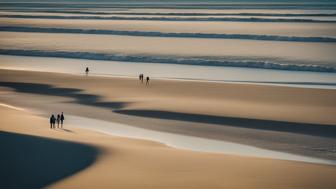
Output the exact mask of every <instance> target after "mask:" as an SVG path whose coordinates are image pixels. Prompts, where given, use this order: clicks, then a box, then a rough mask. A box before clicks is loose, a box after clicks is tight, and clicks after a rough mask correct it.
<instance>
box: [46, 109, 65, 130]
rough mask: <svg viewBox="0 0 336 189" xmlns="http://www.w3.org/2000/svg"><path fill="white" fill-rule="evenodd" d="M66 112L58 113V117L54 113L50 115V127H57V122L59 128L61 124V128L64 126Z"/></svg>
mask: <svg viewBox="0 0 336 189" xmlns="http://www.w3.org/2000/svg"><path fill="white" fill-rule="evenodd" d="M64 119H65V118H64V114H63V112H62V114H61V115H60V114H57V117H55V116H54V114H52V115H51V116H50V119H49V122H50V129H56V126H55V125H56V122H57V128H59V126H60V124H61V128H63V122H64Z"/></svg>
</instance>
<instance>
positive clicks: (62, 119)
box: [61, 112, 65, 128]
mask: <svg viewBox="0 0 336 189" xmlns="http://www.w3.org/2000/svg"><path fill="white" fill-rule="evenodd" d="M64 120H65V118H64V115H63V112H62V114H61V127H62V128H63V121H64Z"/></svg>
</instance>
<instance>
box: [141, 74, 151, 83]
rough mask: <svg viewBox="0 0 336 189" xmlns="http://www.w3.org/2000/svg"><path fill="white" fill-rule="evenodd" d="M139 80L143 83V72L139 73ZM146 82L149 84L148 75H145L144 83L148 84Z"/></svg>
mask: <svg viewBox="0 0 336 189" xmlns="http://www.w3.org/2000/svg"><path fill="white" fill-rule="evenodd" d="M139 81H141V83H143V81H144V75H143V74H140V75H139ZM148 84H149V77H148V76H147V77H146V85H148Z"/></svg>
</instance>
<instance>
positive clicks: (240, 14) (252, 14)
mask: <svg viewBox="0 0 336 189" xmlns="http://www.w3.org/2000/svg"><path fill="white" fill-rule="evenodd" d="M0 10H6V9H0ZM10 12H25V13H30V12H39V13H67V14H92V15H139V16H140V15H152V16H275V17H330V16H336V13H253V12H246V13H219V12H217V13H198V12H166V13H161V12H160V13H159V12H152V13H151V12H103V11H83V10H78V11H73V10H32V11H29V10H26V9H23V10H20V9H17V10H15V9H12V10H10Z"/></svg>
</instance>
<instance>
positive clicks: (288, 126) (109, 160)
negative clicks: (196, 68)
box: [0, 70, 336, 188]
mask: <svg viewBox="0 0 336 189" xmlns="http://www.w3.org/2000/svg"><path fill="white" fill-rule="evenodd" d="M0 75H1V77H0V80H1V81H0V89H1V90H0V91H1V98H0V101H1V102H2V103H4V104H9V105H12V106H14V107H19V109H13V107H11V106H4V105H2V106H1V107H0V109H1V115H2V117H3V119H1V124H0V125H1V135H3V136H4V137H1V140H3V141H2V142H1V145H2V149H17V148H20V147H19V146H18V147H16V146H15V145H20V143H19V142H17V141H16V140H18V141H21V143H24V145H26V146H27V148H26V147H25V148H24V149H27V150H30V149H31V150H32V151H34V152H36V154H35V153H34V154H32V155H31V156H32V157H30V158H27V159H26V160H25V159H12V158H11V157H13V156H16V154H22V153H23V152H22V151H20V150H9V151H8V153H9V154H7V156H5V160H4V161H2V163H4V162H8V164H7V163H6V164H7V165H8V166H13V167H10V168H11V170H12V171H13V173H15V171H19V172H20V171H22V170H21V169H22V168H20V167H19V166H15V165H17V163H18V162H16V161H15V160H17V161H19V162H20V163H23V164H25V162H22V161H31V162H32V164H33V165H35V166H37V167H40V166H39V165H38V164H41V165H45V166H43V167H40V169H41V170H40V174H41V175H43V173H45V171H48V176H49V177H48V178H44V177H43V178H44V179H41V180H34V179H33V178H30V176H32V177H33V176H34V174H31V175H30V174H27V175H28V177H27V180H26V181H25V182H22V183H27V184H28V185H29V184H30V185H29V186H33V187H34V186H39V187H46V186H48V187H50V188H92V187H100V188H111V187H116V188H223V187H229V188H246V187H249V188H321V187H322V188H333V186H335V184H336V183H335V180H334V179H333V178H334V175H335V174H336V168H335V166H333V165H319V164H311V163H304V162H295V161H284V160H275V159H266V158H256V157H248V156H235V155H225V154H217V153H204V152H192V151H187V150H180V149H174V148H171V147H168V146H166V145H163V144H160V143H155V142H151V141H147V140H136V139H128V138H123V137H116V136H111V135H107V134H102V133H98V132H95V131H91V130H85V129H80V128H78V127H74V126H72V125H66V126H65V129H64V130H61V129H56V131H54V130H50V129H49V124H48V116H49V114H51V113H54V112H60V111H64V112H66V115H67V114H68V115H70V114H71V115H77V116H83V117H88V118H95V119H101V120H106V121H111V122H117V123H123V124H128V125H132V126H136V127H141V128H146V129H151V130H160V131H163V132H171V133H180V134H185V135H193V136H200V137H205V138H216V139H219V140H227V141H233V142H239V143H245V144H249V145H251V144H252V145H254V146H259V147H263V148H269V149H272V150H282V151H288V152H293V153H294V152H295V153H297V154H305V155H311V156H315V157H323V158H329V159H334V158H335V157H334V156H332V154H333V153H321V152H319V153H316V151H314V150H309V148H300V147H298V146H300V145H302V144H303V143H304V144H305V145H306V146H310V147H312V149H313V147H314V145H316V144H319V145H321V146H324V147H325V146H327V145H329V146H332V144H334V141H335V139H334V135H333V133H331V131H334V125H335V122H336V120H335V118H334V116H333V112H335V104H334V103H335V102H334V100H333V99H334V98H335V95H336V94H335V91H334V90H326V89H303V88H291V87H276V86H258V85H247V84H225V83H209V82H191V81H189V82H188V81H169V80H153V81H151V83H150V85H149V86H147V87H146V86H144V85H142V84H139V81H138V80H137V79H136V78H134V79H133V78H114V77H96V76H88V77H86V76H84V75H71V74H55V73H45V72H30V71H10V70H0ZM262 94H264V95H262ZM266 94H267V95H266ZM302 94H305V96H304V98H303V97H302ZM275 99H276V100H275ZM275 106H276V107H277V108H274V107H275ZM20 108H23V110H21V109H20ZM34 112H35V113H34ZM36 112H37V114H36ZM294 123H295V124H294ZM305 128H306V129H305ZM329 129H331V130H329ZM225 133H226V134H225ZM5 136H8V137H5ZM9 136H10V137H9ZM242 136H244V137H242ZM274 136H277V138H275V137H274ZM293 136H295V140H290V141H287V140H288V139H290V138H291V139H292V137H293ZM39 140H40V141H44V142H43V144H41V142H38V143H39V144H40V147H39V146H36V144H35V145H34V141H35V143H36V141H39ZM311 140H314V142H309V141H311ZM313 143H314V144H313ZM48 145H49V147H48ZM50 146H53V147H52V148H50ZM38 149H49V150H51V149H53V153H55V154H56V155H55V156H53V155H52V154H51V156H53V157H51V158H50V157H48V155H47V156H44V155H43V154H42V155H41V156H40V157H45V158H42V160H41V159H39V160H38V161H37V159H36V158H37V157H39V153H43V152H42V151H41V150H38ZM57 152H59V153H61V154H59V153H57ZM64 152H68V153H64ZM72 153H73V154H72ZM47 154H49V155H50V153H47ZM63 154H64V155H63ZM67 156H69V157H67ZM49 158H50V159H49ZM40 161H42V162H40ZM27 163H28V162H27ZM62 164H64V165H69V166H61V167H63V169H56V168H55V167H57V165H62ZM35 166H34V167H35ZM34 167H32V166H30V167H28V168H27V169H28V170H31V171H32V169H34ZM43 168H45V169H47V170H44V169H43ZM54 169H55V173H53V170H54ZM2 170H3V171H2V172H1V175H4V176H6V172H4V171H5V170H4V169H2ZM36 174H37V173H36ZM54 174H55V175H54ZM9 177H10V176H9ZM5 178H6V177H5ZM5 180H7V179H5ZM34 181H35V182H34ZM130 181H131V182H130ZM5 184H8V186H10V185H12V184H18V183H14V182H13V181H12V180H10V179H9V180H7V182H6V183H5Z"/></svg>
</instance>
